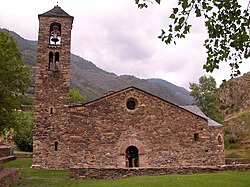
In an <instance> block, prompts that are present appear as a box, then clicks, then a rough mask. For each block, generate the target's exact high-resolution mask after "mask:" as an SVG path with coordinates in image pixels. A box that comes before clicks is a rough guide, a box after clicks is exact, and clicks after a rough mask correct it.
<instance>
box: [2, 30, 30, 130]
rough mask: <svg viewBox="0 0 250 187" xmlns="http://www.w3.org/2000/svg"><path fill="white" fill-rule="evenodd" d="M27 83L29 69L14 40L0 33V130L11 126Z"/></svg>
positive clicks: (6, 34) (5, 33)
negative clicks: (14, 112)
mask: <svg viewBox="0 0 250 187" xmlns="http://www.w3.org/2000/svg"><path fill="white" fill-rule="evenodd" d="M28 83H29V69H28V67H27V66H26V65H25V64H24V62H23V61H22V57H21V53H20V52H19V50H18V47H17V44H16V43H15V41H14V38H13V37H12V36H11V35H10V34H9V33H8V32H0V101H1V102H0V129H1V128H3V126H6V125H10V124H11V120H13V111H14V110H15V109H18V108H20V101H21V97H22V95H23V94H24V93H25V92H26V90H27V88H28Z"/></svg>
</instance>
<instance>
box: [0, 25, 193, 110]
mask: <svg viewBox="0 0 250 187" xmlns="http://www.w3.org/2000/svg"><path fill="white" fill-rule="evenodd" d="M0 31H2V30H1V29H0ZM10 33H11V34H12V35H13V36H14V38H15V40H16V41H17V44H18V46H19V49H20V51H21V53H22V55H23V59H24V61H25V63H26V64H27V65H28V66H29V67H30V69H31V72H32V76H31V77H32V83H31V85H30V86H31V88H30V90H29V93H31V94H33V93H34V78H35V63H36V46H37V41H29V40H26V39H24V38H22V37H21V36H19V35H18V34H16V33H15V32H12V31H11V32H10ZM157 80H158V81H156V82H155V81H154V80H153V79H151V80H144V79H139V78H136V77H134V76H129V75H122V76H117V75H116V74H114V73H109V72H107V71H104V70H102V69H100V68H98V67H97V66H96V65H94V64H93V63H92V62H89V61H87V60H85V59H83V58H81V57H79V56H76V55H74V54H71V85H70V86H71V88H77V89H78V90H80V92H81V93H82V94H83V95H84V96H86V98H87V100H86V101H90V100H94V99H97V98H99V97H101V96H103V95H104V94H105V93H106V92H108V91H111V90H113V91H118V90H120V89H124V88H126V87H129V86H135V87H138V88H140V89H143V90H145V91H147V92H149V93H151V94H154V95H156V96H158V97H161V98H163V99H165V100H168V101H170V102H173V103H175V104H178V105H190V104H191V103H192V97H190V96H189V92H188V91H187V90H185V89H184V88H181V87H177V86H175V85H173V84H171V83H168V82H167V81H164V80H160V79H157ZM159 82H162V83H164V84H161V83H159Z"/></svg>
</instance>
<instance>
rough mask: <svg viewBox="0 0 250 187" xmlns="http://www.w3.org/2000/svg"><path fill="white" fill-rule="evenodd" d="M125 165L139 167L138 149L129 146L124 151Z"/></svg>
mask: <svg viewBox="0 0 250 187" xmlns="http://www.w3.org/2000/svg"><path fill="white" fill-rule="evenodd" d="M125 159H126V167H139V150H138V149H137V147H135V146H129V147H128V148H127V149H126V151H125Z"/></svg>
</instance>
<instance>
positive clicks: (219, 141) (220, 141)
mask: <svg viewBox="0 0 250 187" xmlns="http://www.w3.org/2000/svg"><path fill="white" fill-rule="evenodd" d="M217 140H218V145H222V137H221V135H219V136H218V138H217Z"/></svg>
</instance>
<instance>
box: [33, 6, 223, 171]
mask: <svg viewBox="0 0 250 187" xmlns="http://www.w3.org/2000/svg"><path fill="white" fill-rule="evenodd" d="M72 24H73V17H72V16H70V15H69V14H67V13H66V12H65V11H63V10H62V9H61V8H60V7H59V6H55V7H54V8H53V9H52V10H50V11H48V12H46V13H44V14H41V15H39V38H38V49H37V70H36V83H35V85H36V88H35V111H34V133H33V134H34V135H33V167H37V168H51V169H52V168H56V169H63V168H71V167H86V168H88V167H97V168H126V167H128V168H131V167H142V168H147V167H150V168H152V167H171V166H215V165H223V164H224V163H225V157H224V141H223V126H222V125H220V124H218V123H216V122H214V121H212V120H210V119H208V118H207V117H206V116H204V114H202V112H201V111H199V110H198V109H197V108H194V107H183V106H177V105H175V104H173V103H171V102H168V101H166V100H163V99H161V98H159V97H157V96H154V95H152V94H150V93H147V92H145V91H143V90H140V89H138V88H135V87H129V88H125V89H123V90H120V91H118V92H111V93H108V94H107V95H105V96H103V97H102V98H99V99H97V100H94V101H91V102H88V103H85V104H82V105H70V104H69V83H70V39H71V29H72Z"/></svg>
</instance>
